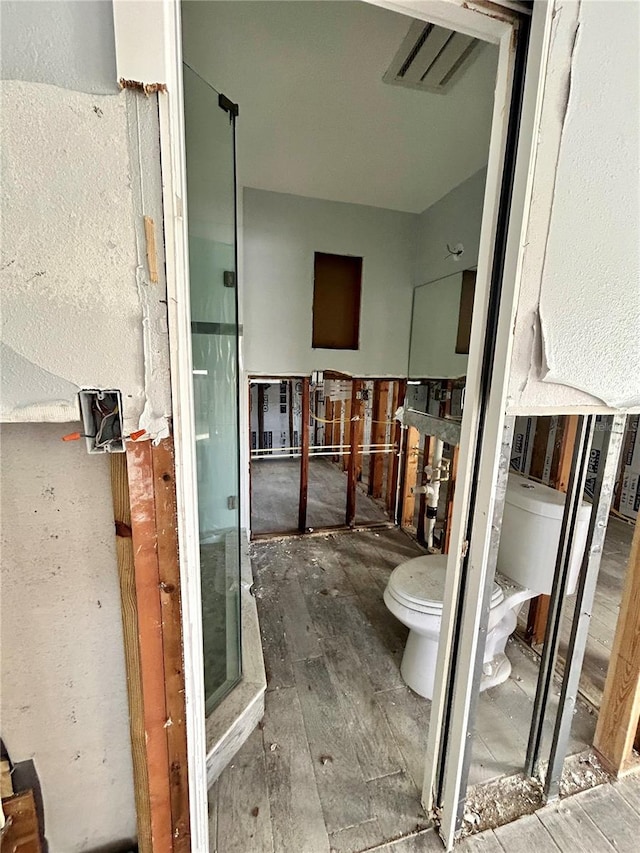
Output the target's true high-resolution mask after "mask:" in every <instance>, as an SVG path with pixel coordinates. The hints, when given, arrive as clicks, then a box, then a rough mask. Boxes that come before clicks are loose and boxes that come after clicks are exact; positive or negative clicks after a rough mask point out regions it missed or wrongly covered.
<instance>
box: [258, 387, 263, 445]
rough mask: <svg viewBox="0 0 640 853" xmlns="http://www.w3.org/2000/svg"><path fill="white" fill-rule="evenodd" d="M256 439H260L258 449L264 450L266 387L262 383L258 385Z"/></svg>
mask: <svg viewBox="0 0 640 853" xmlns="http://www.w3.org/2000/svg"><path fill="white" fill-rule="evenodd" d="M256 438H257V439H258V440H257V442H256V447H257V448H258V450H262V448H263V447H264V385H263V384H262V383H261V382H259V383H258V435H257V436H256Z"/></svg>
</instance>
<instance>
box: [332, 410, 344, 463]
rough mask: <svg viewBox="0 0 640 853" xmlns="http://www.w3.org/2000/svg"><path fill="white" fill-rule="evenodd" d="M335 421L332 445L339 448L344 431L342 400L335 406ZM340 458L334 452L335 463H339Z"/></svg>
mask: <svg viewBox="0 0 640 853" xmlns="http://www.w3.org/2000/svg"><path fill="white" fill-rule="evenodd" d="M333 420H334V423H333V424H332V428H331V444H332V445H333V446H334V447H337V446H338V445H339V444H340V442H341V440H342V439H341V431H342V400H336V402H335V403H334V405H333ZM339 458H340V455H339V453H338V451H335V452H334V455H333V461H334V462H337V461H338V460H339Z"/></svg>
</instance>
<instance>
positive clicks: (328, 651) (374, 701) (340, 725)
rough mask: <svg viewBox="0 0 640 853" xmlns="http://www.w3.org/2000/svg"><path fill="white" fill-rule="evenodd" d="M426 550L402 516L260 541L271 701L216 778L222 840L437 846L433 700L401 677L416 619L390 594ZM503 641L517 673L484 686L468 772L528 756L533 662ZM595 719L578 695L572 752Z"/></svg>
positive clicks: (222, 847) (492, 771)
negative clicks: (393, 604) (432, 817)
mask: <svg viewBox="0 0 640 853" xmlns="http://www.w3.org/2000/svg"><path fill="white" fill-rule="evenodd" d="M418 553H421V549H419V547H418V546H417V545H416V544H415V542H413V541H412V540H410V539H409V538H408V537H406V536H405V535H404V534H403V533H401V532H400V531H398V530H396V529H389V530H382V531H377V532H373V531H361V532H357V533H341V534H333V535H326V536H317V537H297V538H289V539H282V540H270V541H264V542H259V543H255V544H254V546H253V566H254V576H255V589H256V597H257V601H258V610H259V615H260V622H261V631H262V639H263V648H264V653H265V663H266V667H267V677H268V688H267V696H266V713H265V717H264V721H263V726H262V728H261V729H259V730H257V731H256V732H255V733H254V734H253V735H252V737H251V738H250V741H249V742H248V743H247V744H246V745H245V747H243V749H242V750H241V751H240V753H239V754H238V756H237V757H236V759H235V760H234V762H233V764H232V766H230V767H229V768H227V769H226V770H225V771H224V772H223V774H222V776H221V777H220V779H219V781H218V782H217V783H216V784H215V785H214V786H213V788H212V790H211V810H212V827H213V829H212V849H213V850H218V851H219V853H233V851H236V850H237V851H243V853H245V851H252V853H262V851H268V853H272V851H278V853H280V851H286V853H290V851H301V853H302V852H303V853H320V851H327V853H328V851H329V850H333V851H335V852H336V853H350V851H351V852H352V853H353V851H362V850H368V849H370V848H375V847H376V846H379V845H384V844H387V843H389V842H390V841H392V840H393V839H397V838H400V837H402V838H404V837H407V838H408V840H406V841H403V842H401V846H394V847H393V850H394V851H396V853H401V851H403V850H405V851H412V850H431V849H434V850H435V849H439V848H438V846H437V845H439V843H440V842H439V841H438V840H437V839H436V838H435V836H433V833H431V832H428V831H427V821H426V816H425V815H424V813H423V811H422V808H421V805H420V793H419V792H420V788H421V785H422V775H423V756H424V750H425V744H426V738H427V730H428V722H429V713H430V703H429V702H428V701H427V700H424V699H422V698H421V697H419V696H417V695H416V694H414V693H412V691H411V690H409V688H407V687H406V685H404V683H403V682H402V679H401V677H400V671H399V665H400V659H401V656H402V651H403V648H404V643H405V640H406V634H407V631H406V628H404V626H403V625H401V624H400V623H399V622H398V621H397V620H396V619H395V618H394V617H393V616H392V615H391V614H390V613H389V611H388V610H387V609H386V607H385V605H384V602H383V600H382V593H383V590H384V587H385V585H386V583H387V578H388V576H389V573H390V572H391V571H392V570H393V568H394V567H395V566H396V565H398V564H399V563H400V562H402V561H403V560H405V559H408V558H410V557H412V556H415V555H416V554H418ZM507 652H508V654H509V657H510V658H511V660H512V663H513V675H512V677H511V678H510V679H509V681H508V682H506V683H505V684H503V685H500V686H499V687H497V688H494V689H493V690H490V691H487V692H486V693H483V694H482V696H481V698H480V702H479V714H478V731H477V734H476V737H475V741H474V761H473V766H472V769H471V783H472V784H475V783H480V782H484V781H488V780H489V779H493V778H495V777H497V776H500V775H503V774H505V773H511V772H513V771H514V770H518V769H520V768H521V767H522V764H523V761H524V754H525V748H526V738H527V732H528V727H529V720H530V716H531V709H532V704H533V697H534V693H535V679H536V676H537V665H536V663H535V659H534V655H533V654H532V653H531V652H530V651H529V650H524V649H523V647H522V646H521V645H520V644H519V643H518V642H516V641H513V642H510V643H509V646H508V650H507ZM554 701H556V702H557V697H555V698H554ZM593 729H594V719H593V717H592V716H591V715H590V714H589V712H588V711H587V710H586V709H585V708H584V707H583V706H582V705H579V706H578V708H577V712H576V715H575V721H574V728H573V732H572V739H571V751H572V752H578V751H581V750H582V749H584V748H586V747H587V746H588V745H589V744H590V743H591V739H592V735H593ZM547 734H548V733H547ZM416 832H419V833H420V835H419V836H417V837H413V836H415V834H416ZM429 839H431V840H429ZM433 842H435V845H436V846H429V845H432V843H433ZM495 843H498V842H497V841H496V842H495ZM406 845H408V846H406ZM412 845H413V846H412ZM415 845H419V846H415ZM383 849H384V848H383ZM469 849H471V848H469ZM474 849H475V848H474ZM477 849H481V848H477ZM487 849H490V848H487ZM496 849H499V848H496Z"/></svg>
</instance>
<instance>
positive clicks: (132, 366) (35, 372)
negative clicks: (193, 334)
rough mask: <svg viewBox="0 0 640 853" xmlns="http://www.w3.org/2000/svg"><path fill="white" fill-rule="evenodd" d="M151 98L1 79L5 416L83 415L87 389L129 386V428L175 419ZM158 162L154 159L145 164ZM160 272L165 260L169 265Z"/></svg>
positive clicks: (161, 425) (155, 426)
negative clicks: (149, 247) (153, 233)
mask: <svg viewBox="0 0 640 853" xmlns="http://www.w3.org/2000/svg"><path fill="white" fill-rule="evenodd" d="M154 103H155V101H154V100H153V99H147V98H145V97H144V96H140V95H137V94H132V93H122V94H120V95H89V94H85V93H81V92H73V91H69V90H66V89H62V88H60V87H57V86H49V85H46V84H43V83H25V82H21V81H11V82H7V81H4V82H3V83H2V115H3V140H2V143H3V144H2V186H3V192H2V213H3V240H2V263H1V264H0V286H1V288H2V315H3V316H2V339H3V344H4V347H5V348H6V349H5V355H6V357H7V359H8V364H9V372H8V373H7V375H6V376H5V375H3V388H2V419H3V420H8V421H30V420H57V421H70V420H75V419H77V417H78V409H77V397H76V394H77V390H78V389H79V388H83V387H84V388H120V389H121V390H122V393H123V401H124V415H125V428H126V430H127V431H133V430H135V429H138V428H139V427H140V428H142V427H145V428H148V429H149V430H150V431H153V432H156V431H159V432H163V431H164V430H165V429H166V416H167V415H168V414H169V411H170V399H169V370H168V342H167V335H166V319H165V318H166V305H165V304H164V302H163V300H164V299H165V290H164V286H163V284H162V282H160V283H159V284H155V285H152V284H150V283H149V281H148V277H147V265H146V256H145V245H144V241H143V239H142V236H141V235H142V230H141V229H142V224H143V223H142V217H143V209H142V208H143V206H144V207H145V209H144V212H145V213H150V214H151V215H154V216H155V219H156V222H157V228H158V230H157V238H158V239H157V244H158V248H159V249H160V251H162V239H161V236H162V231H161V224H160V223H161V206H160V179H159V164H158V160H157V159H156V160H155V161H154V160H153V159H151V163H152V164H153V165H152V167H151V168H149V166H147V167H146V174H145V180H146V182H147V188H146V191H147V192H149V187H151V189H152V188H153V185H154V179H155V186H156V189H157V192H156V193H155V198H154V202H155V209H154V204H152V203H149V204H148V205H146V206H145V204H144V199H142V198H141V187H142V181H141V179H140V174H141V161H142V157H143V156H144V154H146V156H147V158H148V157H149V155H153V154H154V147H153V145H152V146H151V148H150V150H149V149H147V150H146V151H145V152H144V154H141V153H140V152H137V151H136V150H135V145H136V143H137V139H138V138H142V139H149V140H152V141H153V139H154V122H155V128H156V130H155V151H156V152H157V116H154V113H153V110H154ZM147 162H149V161H147ZM159 262H160V268H161V269H162V254H161V255H160V257H159Z"/></svg>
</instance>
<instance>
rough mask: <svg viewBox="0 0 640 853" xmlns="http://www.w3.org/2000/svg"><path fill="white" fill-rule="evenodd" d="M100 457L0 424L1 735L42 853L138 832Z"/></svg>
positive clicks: (37, 430)
mask: <svg viewBox="0 0 640 853" xmlns="http://www.w3.org/2000/svg"><path fill="white" fill-rule="evenodd" d="M109 493H110V485H109V461H108V459H107V458H106V457H104V456H88V455H87V453H86V452H85V450H84V447H83V446H82V445H81V444H79V443H74V444H63V443H62V442H61V441H60V429H59V427H58V426H57V425H55V424H27V425H25V424H4V425H3V426H2V495H1V501H2V503H1V507H2V528H1V533H2V609H1V616H2V620H1V622H2V635H1V637H2V691H1V693H2V737H3V739H4V741H5V743H6V745H7V748H8V750H9V754H10V755H11V757H12V759H13V760H14V761H24V760H27V759H31V758H33V760H34V762H35V767H36V770H37V772H38V776H39V779H40V783H41V786H42V794H43V798H44V810H45V820H46V835H47V838H48V840H49V844H50V847H49V849H50V851H51V853H75V851H80V850H93V849H96V848H98V847H102V846H103V845H105V846H106V845H107V844H113V843H115V842H116V841H118V840H125V839H132V838H135V836H136V819H135V805H134V797H133V778H132V767H131V748H130V744H129V720H128V706H127V688H126V678H125V668H124V652H123V645H122V621H121V616H120V594H119V586H118V570H117V564H116V557H115V536H114V530H113V512H112V508H111V503H110V501H109Z"/></svg>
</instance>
